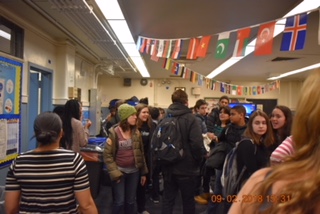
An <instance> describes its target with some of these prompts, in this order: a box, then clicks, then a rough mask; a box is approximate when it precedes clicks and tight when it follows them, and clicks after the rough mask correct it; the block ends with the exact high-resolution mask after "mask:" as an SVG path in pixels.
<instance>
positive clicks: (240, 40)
mask: <svg viewBox="0 0 320 214" xmlns="http://www.w3.org/2000/svg"><path fill="white" fill-rule="evenodd" d="M250 32H251V28H250V27H249V28H244V29H241V30H238V37H237V41H236V44H235V47H234V51H233V56H234V57H239V56H244V53H245V51H246V47H247V45H248V44H249V36H250Z"/></svg>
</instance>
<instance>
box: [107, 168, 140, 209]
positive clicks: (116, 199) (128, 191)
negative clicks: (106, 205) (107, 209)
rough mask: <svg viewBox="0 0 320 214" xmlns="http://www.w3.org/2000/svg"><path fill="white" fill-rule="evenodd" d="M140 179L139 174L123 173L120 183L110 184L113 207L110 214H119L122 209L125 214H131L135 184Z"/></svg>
mask: <svg viewBox="0 0 320 214" xmlns="http://www.w3.org/2000/svg"><path fill="white" fill-rule="evenodd" d="M139 178H140V172H139V171H137V172H134V173H129V174H127V173H123V176H122V177H121V179H120V182H119V183H117V182H116V181H113V182H112V194H113V206H112V214H119V213H121V210H122V208H123V207H124V213H125V214H133V213H135V212H134V204H135V198H136V191H137V186H138V185H137V184H138V181H139Z"/></svg>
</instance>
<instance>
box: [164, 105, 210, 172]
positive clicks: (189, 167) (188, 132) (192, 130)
mask: <svg viewBox="0 0 320 214" xmlns="http://www.w3.org/2000/svg"><path fill="white" fill-rule="evenodd" d="M167 114H168V115H170V116H173V117H179V118H178V122H179V127H180V130H181V132H180V133H181V136H182V140H183V150H184V157H183V158H182V160H180V161H179V162H177V163H175V164H172V165H170V166H163V170H164V171H166V170H167V171H169V172H170V173H172V174H176V175H198V174H199V173H200V164H201V161H202V158H203V151H204V146H203V138H202V132H201V127H200V125H199V123H198V122H197V119H196V117H195V115H193V114H192V112H191V110H190V109H189V108H188V107H187V106H185V105H183V104H181V103H178V102H174V103H173V104H171V105H170V106H169V108H168V109H167Z"/></svg>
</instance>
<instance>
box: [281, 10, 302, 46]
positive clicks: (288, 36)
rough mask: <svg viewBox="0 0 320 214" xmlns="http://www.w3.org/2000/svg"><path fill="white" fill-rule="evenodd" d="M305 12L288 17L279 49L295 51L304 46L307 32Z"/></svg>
mask: <svg viewBox="0 0 320 214" xmlns="http://www.w3.org/2000/svg"><path fill="white" fill-rule="evenodd" d="M307 19H308V15H307V13H301V14H298V15H296V16H292V17H288V18H287V20H286V26H285V29H284V31H283V34H282V42H281V47H280V51H295V50H302V49H303V48H304V44H305V40H306V34H307Z"/></svg>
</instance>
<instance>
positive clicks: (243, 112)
mask: <svg viewBox="0 0 320 214" xmlns="http://www.w3.org/2000/svg"><path fill="white" fill-rule="evenodd" d="M231 110H235V111H236V112H238V113H239V114H241V113H242V114H243V116H244V117H245V116H246V114H247V111H246V108H245V107H244V106H243V105H238V106H233V107H232V108H231Z"/></svg>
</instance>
